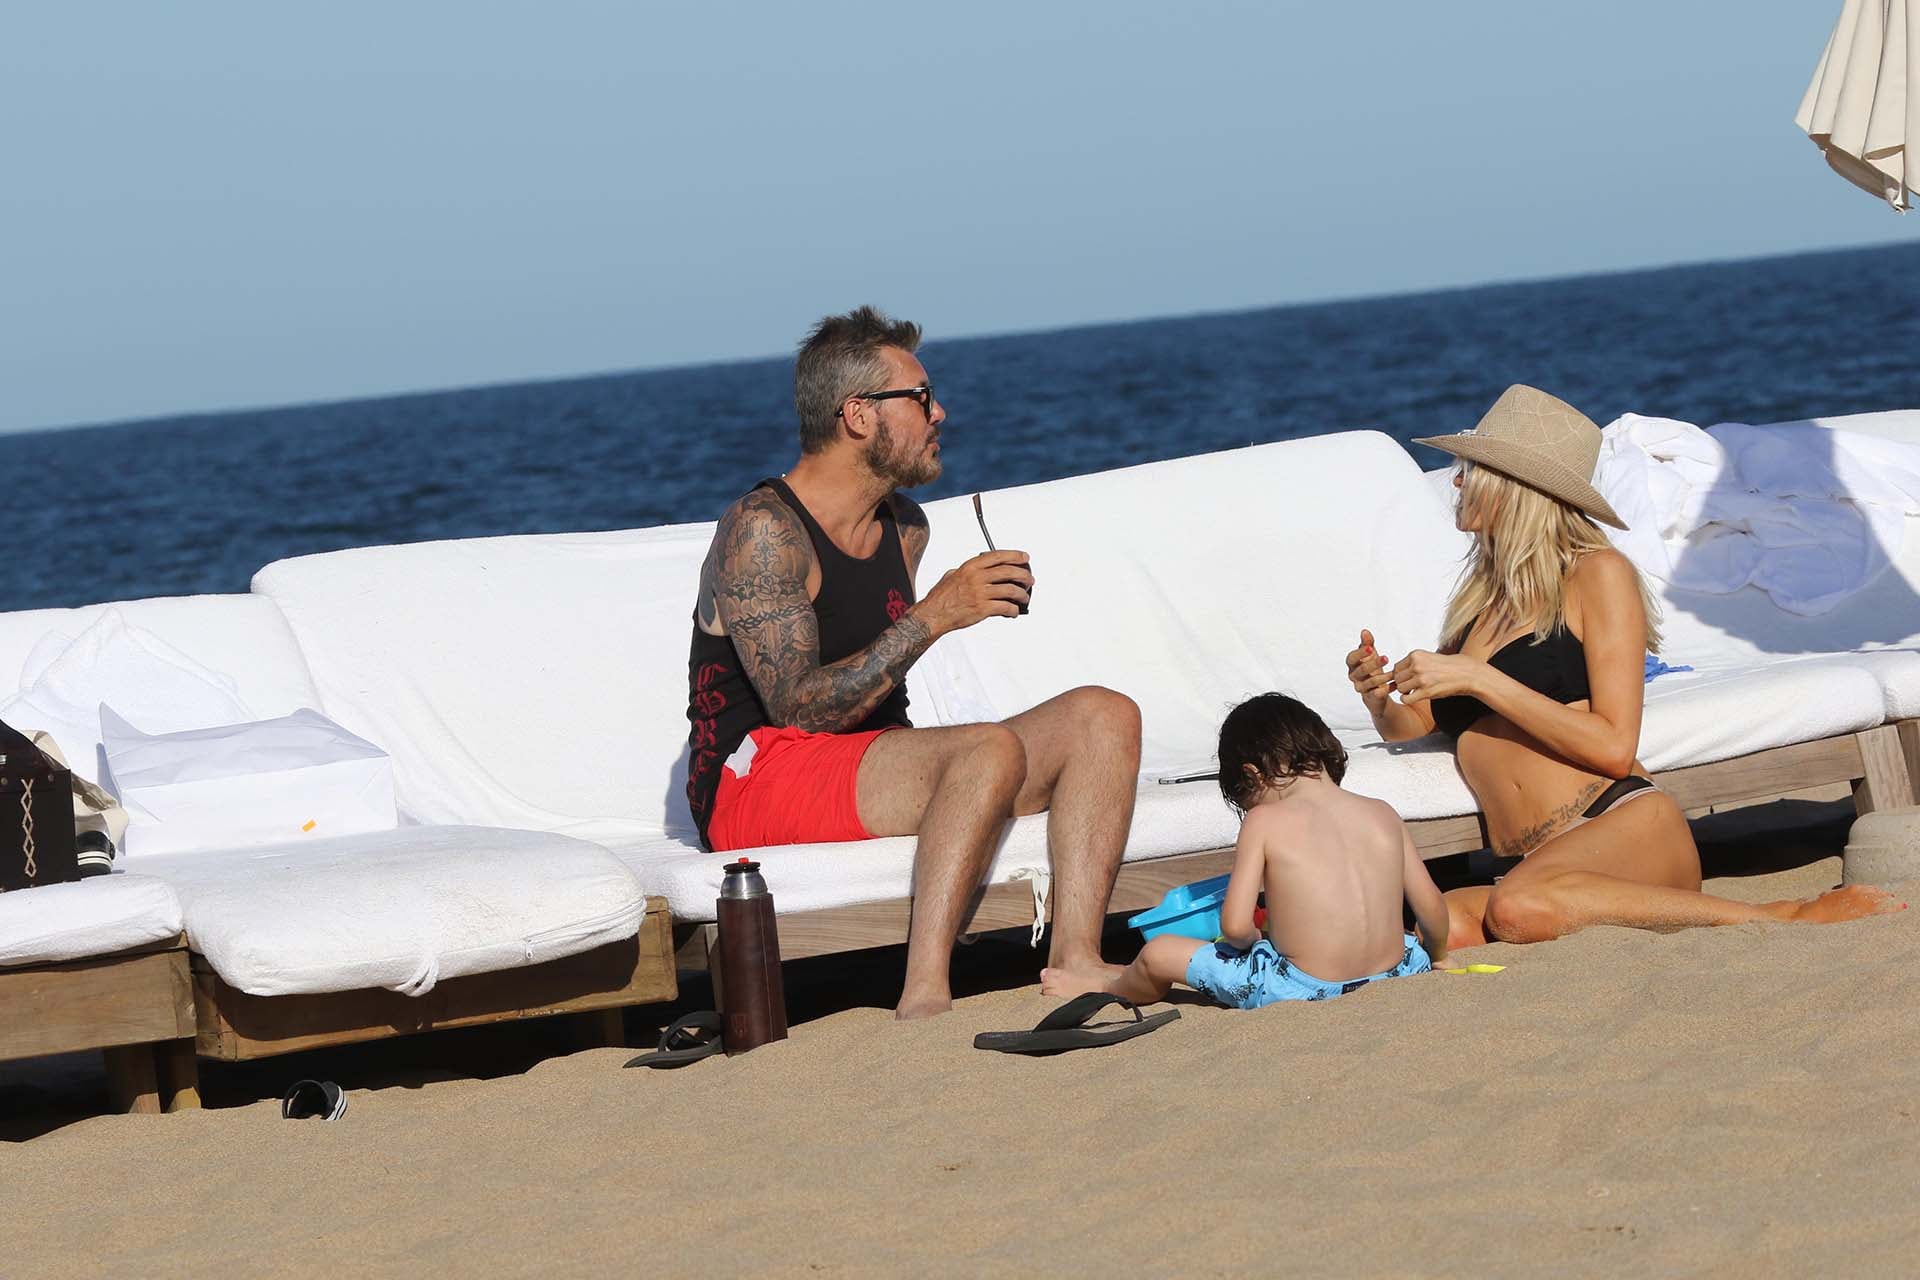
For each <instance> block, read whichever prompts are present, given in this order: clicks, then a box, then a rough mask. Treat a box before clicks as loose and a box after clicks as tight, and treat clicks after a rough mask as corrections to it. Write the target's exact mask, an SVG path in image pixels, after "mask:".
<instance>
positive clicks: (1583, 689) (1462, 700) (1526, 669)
mask: <svg viewBox="0 0 1920 1280" xmlns="http://www.w3.org/2000/svg"><path fill="white" fill-rule="evenodd" d="M1487 665H1488V666H1490V667H1492V668H1493V669H1494V670H1496V671H1500V672H1503V673H1505V674H1506V675H1509V676H1512V677H1513V678H1514V679H1515V680H1518V681H1519V682H1520V683H1521V684H1523V685H1525V686H1527V688H1529V689H1532V690H1533V691H1534V692H1536V693H1544V694H1546V695H1547V696H1548V697H1549V698H1552V699H1553V700H1554V701H1555V702H1558V703H1562V704H1565V703H1569V702H1579V701H1581V700H1583V699H1585V698H1587V697H1590V696H1591V695H1592V692H1593V691H1592V690H1591V689H1589V688H1588V687H1587V649H1586V646H1585V645H1583V644H1581V643H1580V637H1579V636H1576V635H1575V634H1573V632H1571V631H1569V630H1567V629H1566V628H1565V627H1564V626H1563V627H1560V628H1558V629H1556V630H1555V631H1554V632H1553V633H1552V634H1551V635H1549V636H1548V637H1547V638H1546V639H1545V640H1543V641H1541V642H1540V643H1539V644H1535V643H1534V642H1533V637H1532V636H1531V635H1524V636H1521V637H1520V638H1519V639H1517V640H1513V641H1510V642H1509V643H1507V644H1504V645H1502V646H1501V647H1500V649H1499V650H1498V651H1497V652H1496V653H1494V654H1493V655H1492V656H1491V657H1489V658H1488V659H1487ZM1492 714H1493V711H1492V709H1491V708H1489V707H1488V706H1487V704H1486V703H1484V702H1482V701H1480V699H1478V698H1469V697H1465V696H1461V695H1455V696H1454V697H1451V698H1435V699H1434V700H1433V723H1434V724H1435V726H1437V727H1438V728H1439V729H1440V731H1441V732H1442V733H1444V734H1446V735H1447V736H1448V737H1449V738H1458V737H1459V736H1460V735H1461V734H1463V733H1465V732H1466V731H1467V730H1468V729H1469V728H1471V727H1472V725H1473V723H1474V721H1476V720H1478V719H1479V718H1480V717H1481V716H1486V715H1492Z"/></svg>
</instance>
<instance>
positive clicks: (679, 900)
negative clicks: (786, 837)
mask: <svg viewBox="0 0 1920 1280" xmlns="http://www.w3.org/2000/svg"><path fill="white" fill-rule="evenodd" d="M1239 828H1240V823H1239V819H1238V818H1236V817H1235V816H1234V814H1233V812H1232V811H1231V810H1230V809H1228V808H1227V805H1226V802H1225V801H1223V800H1222V799H1221V798H1220V788H1219V786H1218V785H1217V784H1215V783H1212V782H1193V783H1181V784H1178V785H1171V786H1162V785H1159V784H1156V783H1151V782H1149V783H1144V784H1142V785H1141V786H1140V788H1139V792H1138V796H1137V799H1136V802H1135V805H1134V815H1133V829H1132V832H1131V834H1130V835H1129V836H1128V839H1127V849H1126V861H1128V862H1136V861H1140V860H1142V859H1147V858H1162V857H1167V856H1169V855H1171V854H1176V853H1190V852H1193V851H1194V850H1197V849H1217V848H1220V847H1222V846H1225V845H1230V844H1232V843H1233V842H1234V840H1235V839H1236V838H1237V835H1238V832H1239ZM914 844H915V841H914V839H913V837H911V836H890V837H887V838H885V839H879V840H860V841H853V842H849V843H844V844H807V845H782V846H779V847H777V848H770V849H755V850H751V851H750V852H751V853H752V855H753V857H754V859H755V860H756V861H758V862H760V863H761V866H762V874H764V875H765V876H766V878H767V884H768V887H769V888H770V889H771V891H772V893H773V899H774V905H775V906H776V907H778V908H779V909H780V910H781V911H782V912H788V911H818V910H822V909H825V908H828V907H838V906H845V905H847V904H849V903H854V902H878V901H885V900H889V899H894V898H903V897H906V896H907V895H908V894H910V893H911V892H912V889H913V851H914ZM612 848H613V851H614V853H615V854H616V855H618V856H619V857H620V859H621V861H623V862H625V863H626V864H627V865H628V866H629V867H631V868H632V869H633V872H634V874H635V875H636V876H638V877H639V878H640V880H641V882H642V883H644V884H645V885H646V886H647V888H648V890H649V892H652V893H657V894H661V895H663V896H664V897H665V898H666V899H667V905H668V907H669V909H670V910H671V911H672V912H673V918H674V919H675V920H676V921H679V920H711V919H713V917H714V900H715V899H716V898H717V897H718V896H719V893H720V877H721V874H722V872H721V868H722V867H723V866H724V865H725V864H726V863H727V862H730V861H732V860H733V859H735V858H737V857H739V856H741V855H740V854H738V853H735V854H729V855H724V856H723V855H721V854H714V853H706V852H703V851H702V850H701V849H700V848H699V847H698V846H696V845H694V844H693V843H692V842H691V841H690V840H688V839H685V838H676V837H672V836H665V837H661V836H656V837H652V838H650V839H639V840H630V841H624V842H620V843H617V844H615V845H613V846H612ZM1047 865H1048V864H1047V816H1046V815H1045V814H1043V813H1042V814H1033V815H1031V816H1029V817H1025V818H1018V819H1016V820H1015V821H1014V822H1013V823H1011V824H1010V825H1009V826H1008V828H1007V834H1006V836H1005V837H1004V838H1003V840H1002V841H1001V844H1000V848H999V851H998V852H997V853H996V854H995V856H994V860H993V865H992V866H991V867H990V868H989V869H988V872H987V883H989V884H1005V883H1007V882H1009V881H1011V880H1014V879H1016V878H1018V873H1021V872H1023V871H1027V870H1044V869H1046V867H1047Z"/></svg>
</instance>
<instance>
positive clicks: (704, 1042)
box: [627, 1009, 727, 1067]
mask: <svg viewBox="0 0 1920 1280" xmlns="http://www.w3.org/2000/svg"><path fill="white" fill-rule="evenodd" d="M703 1032H704V1033H705V1034H704V1036H703V1035H702V1033H703ZM676 1040H677V1041H678V1043H676ZM726 1047H727V1046H726V1044H725V1042H724V1041H723V1040H722V1039H721V1036H720V1015H719V1014H717V1013H715V1012H714V1011H713V1010H711V1009H702V1010H701V1011H700V1012H698V1013H689V1014H683V1015H682V1016H680V1017H678V1018H675V1019H674V1020H673V1021H672V1022H671V1023H669V1024H668V1026H667V1029H666V1030H665V1031H662V1032H661V1033H660V1046H659V1048H657V1049H655V1050H654V1051H653V1052H652V1053H643V1054H641V1055H640V1056H639V1057H637V1058H635V1059H633V1061H631V1062H629V1063H627V1065H628V1066H630V1067H684V1066H686V1065H687V1064H688V1063H689V1062H698V1061H700V1059H702V1058H711V1057H712V1056H713V1055H714V1054H716V1053H719V1052H720V1051H721V1050H723V1049H725V1048H726Z"/></svg>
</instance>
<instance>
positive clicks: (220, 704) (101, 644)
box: [0, 609, 251, 782]
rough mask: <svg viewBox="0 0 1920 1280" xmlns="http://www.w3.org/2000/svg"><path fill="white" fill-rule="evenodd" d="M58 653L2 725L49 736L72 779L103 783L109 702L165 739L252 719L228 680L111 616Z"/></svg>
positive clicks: (9, 707) (13, 701)
mask: <svg viewBox="0 0 1920 1280" xmlns="http://www.w3.org/2000/svg"><path fill="white" fill-rule="evenodd" d="M58 638H59V637H57V636H55V637H53V639H54V640H55V643H54V644H47V643H44V641H43V643H42V645H41V646H40V649H41V651H42V652H51V651H53V650H54V649H56V648H57V650H58V651H57V653H54V654H53V656H51V657H50V658H48V659H47V661H46V662H45V665H44V667H42V668H41V669H40V670H39V671H38V672H36V673H34V674H33V675H32V676H31V677H30V678H31V683H30V684H29V685H28V686H27V687H26V688H24V689H22V690H21V691H20V692H19V693H17V694H15V695H14V696H13V697H12V698H10V699H8V700H7V701H5V702H0V720H4V721H6V723H8V724H10V725H12V726H13V727H14V728H16V729H21V730H28V729H42V730H45V731H46V732H47V733H50V734H52V735H53V740H54V742H56V743H57V744H59V747H60V750H61V752H62V753H63V754H64V755H65V756H66V758H67V762H68V764H69V765H70V766H71V767H72V769H73V771H74V772H75V773H78V774H80V775H81V776H83V777H85V778H86V779H87V780H88V781H89V782H98V781H100V775H101V769H100V754H101V728H100V704H101V703H102V702H110V703H112V704H114V706H116V707H117V708H119V709H120V711H121V712H122V713H123V714H125V715H128V716H132V717H133V718H135V719H136V720H137V721H139V722H140V724H141V725H142V726H143V727H145V728H147V729H148V730H150V731H152V732H156V733H167V732H171V731H173V730H177V729H195V728H199V727H201V726H203V725H210V724H231V723H233V722H235V721H238V720H247V719H250V718H251V713H250V712H249V711H248V710H247V708H246V705H245V704H244V703H242V702H241V701H240V698H239V695H238V691H237V690H236V688H235V686H234V684H233V682H232V681H231V680H228V679H225V678H224V677H222V676H221V675H220V674H219V673H217V672H214V671H211V670H209V669H208V668H206V667H204V666H202V665H201V664H200V663H198V662H196V661H194V659H193V658H191V657H189V656H188V655H187V654H185V653H182V652H181V651H180V650H178V649H176V648H174V646H172V645H171V644H168V643H167V642H166V641H165V640H163V639H162V638H160V637H159V636H158V635H155V634H154V633H153V632H151V631H148V630H146V629H145V628H144V627H137V626H129V625H128V624H127V621H126V619H125V617H124V616H123V615H122V614H121V613H120V612H119V611H118V610H114V609H109V610H107V611H106V612H105V613H103V614H101V615H100V617H99V618H97V619H96V620H95V621H94V622H93V624H92V625H90V626H89V627H87V629H86V630H85V631H83V632H81V633H80V635H79V636H77V637H76V638H74V640H73V641H72V642H71V643H68V644H65V645H59V644H58V643H57V641H58Z"/></svg>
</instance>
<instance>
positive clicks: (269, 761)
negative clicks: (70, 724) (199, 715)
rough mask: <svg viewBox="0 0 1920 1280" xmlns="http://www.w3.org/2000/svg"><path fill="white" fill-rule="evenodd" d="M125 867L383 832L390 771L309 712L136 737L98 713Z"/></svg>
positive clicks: (389, 807) (104, 710) (391, 817)
mask: <svg viewBox="0 0 1920 1280" xmlns="http://www.w3.org/2000/svg"><path fill="white" fill-rule="evenodd" d="M100 720H101V726H100V727H101V732H102V734H103V735H104V738H103V747H104V749H105V751H106V757H107V767H108V772H109V774H110V775H111V778H112V784H111V785H112V789H113V792H114V794H115V795H116V796H118V797H119V798H120V802H121V804H123V805H125V806H126V810H127V832H126V840H125V842H124V850H123V851H124V852H125V853H126V855H127V856H128V857H129V858H130V859H138V858H145V857H147V856H149V855H152V854H158V853H182V852H190V851H193V850H196V849H227V848H233V847H235V846H238V845H248V844H276V843H280V842H283V841H295V840H302V839H321V838H324V837H327V836H347V835H360V834H362V833H364V832H369V831H389V830H392V829H393V827H394V826H395V825H396V823H397V821H398V819H397V816H396V814H395V809H394V801H393V763H392V761H390V760H388V759H387V754H386V752H384V751H382V750H380V748H378V747H376V746H374V745H373V744H372V743H370V742H368V741H366V740H365V739H364V738H359V737H355V736H354V735H353V734H351V733H348V732H347V731H346V730H345V729H342V728H341V727H340V726H339V725H337V724H335V723H333V721H331V720H329V719H327V718H326V717H325V716H323V715H321V714H320V713H319V712H318V711H314V710H312V709H311V708H303V709H301V710H299V711H296V712H294V713H293V714H291V715H286V716H279V717H276V718H275V719H272V720H255V721H249V722H247V723H245V724H228V725H216V726H214V727H211V728H206V729H187V730H182V731H181V732H179V733H162V734H147V733H142V732H140V731H139V730H138V729H136V728H135V727H134V726H132V725H130V724H128V723H127V722H126V721H124V720H122V719H121V718H120V717H119V716H118V715H116V714H115V713H114V711H113V709H112V708H111V707H109V706H106V705H104V704H103V705H102V706H101V708H100Z"/></svg>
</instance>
